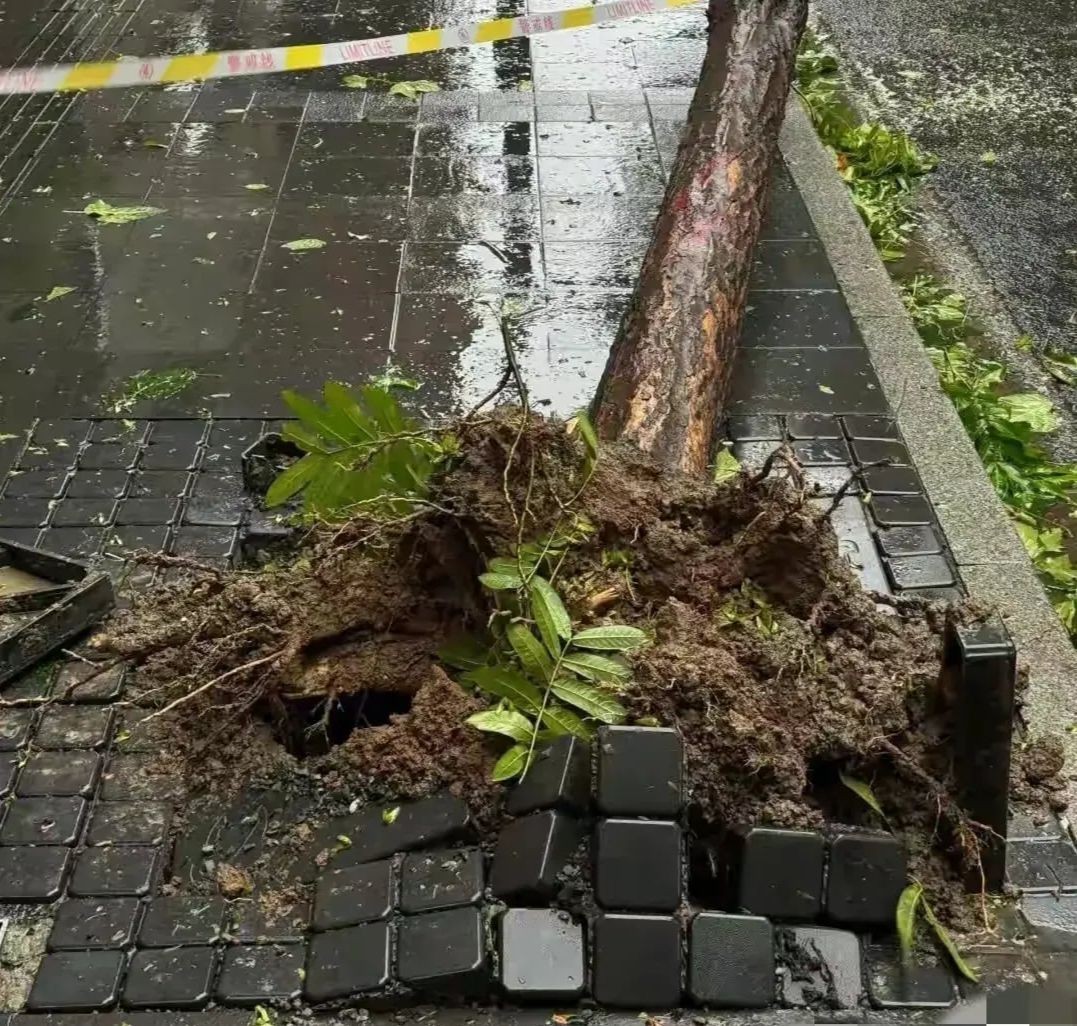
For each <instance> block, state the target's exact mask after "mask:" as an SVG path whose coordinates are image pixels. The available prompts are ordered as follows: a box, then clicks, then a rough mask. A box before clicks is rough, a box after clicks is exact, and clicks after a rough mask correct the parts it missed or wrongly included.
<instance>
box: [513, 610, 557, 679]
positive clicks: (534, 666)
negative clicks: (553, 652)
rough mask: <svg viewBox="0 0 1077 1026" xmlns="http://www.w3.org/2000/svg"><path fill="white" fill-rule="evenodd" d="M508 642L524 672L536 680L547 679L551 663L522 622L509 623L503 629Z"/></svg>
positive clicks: (551, 666) (540, 645)
mask: <svg viewBox="0 0 1077 1026" xmlns="http://www.w3.org/2000/svg"><path fill="white" fill-rule="evenodd" d="M505 634H506V635H507V636H508V639H509V644H510V645H512V650H513V651H514V652H515V653H516V658H517V659H519V660H520V665H521V666H522V667H523V668H524V672H525V673H528V674H530V675H531V676H532V677H534V678H536V679H537V680H541V681H546V680H549V678H550V674H551V673H552V672H553V663H552V662H551V661H550V656H549V653H548V652H547V651H546V649H545V648H544V647H543V644H542V642H541V641H539V639H538V638H536V637H535V635H534V634H532V633H531V631H530V629H529V628H527V627H525V626H524V625H523V624H522V623H510V624H509V625H508V627H507V628H506V630H505Z"/></svg>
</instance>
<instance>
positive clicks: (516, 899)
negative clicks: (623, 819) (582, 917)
mask: <svg viewBox="0 0 1077 1026" xmlns="http://www.w3.org/2000/svg"><path fill="white" fill-rule="evenodd" d="M581 837H582V830H581V828H580V825H579V824H578V823H577V822H576V821H575V820H574V819H572V818H571V817H570V816H567V815H566V814H565V813H563V812H556V811H553V810H546V811H543V812H533V813H531V815H529V816H525V817H524V818H523V819H517V820H514V821H513V822H511V823H508V824H507V825H506V826H505V827H503V828H502V830H501V834H500V836H499V837H498V840H497V847H496V848H495V849H494V858H493V863H492V865H491V868H490V890H491V891H492V892H493V894H494V896H495V897H497V898H500V899H501V900H502V901H504V902H506V903H508V904H515V905H525V904H530V903H539V904H542V903H545V902H546V901H548V900H549V899H550V898H551V897H553V894H554V891H555V890H556V888H557V877H558V874H559V873H560V872H561V870H562V869H564V867H565V865H566V864H567V862H568V860H569V859H570V858H571V857H572V854H573V852H574V851H575V850H576V848H577V846H578V845H579V843H580V840H581Z"/></svg>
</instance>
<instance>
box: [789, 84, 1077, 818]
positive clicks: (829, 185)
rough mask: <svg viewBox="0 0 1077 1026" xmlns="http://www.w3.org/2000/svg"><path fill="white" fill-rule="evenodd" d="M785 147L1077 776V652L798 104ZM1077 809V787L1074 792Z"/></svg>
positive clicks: (968, 560) (917, 445)
mask: <svg viewBox="0 0 1077 1026" xmlns="http://www.w3.org/2000/svg"><path fill="white" fill-rule="evenodd" d="M780 146H781V150H782V154H783V156H784V157H785V161H786V163H787V164H788V166H789V169H790V171H791V172H792V175H793V178H794V179H795V181H796V184H797V187H798V188H799V189H800V193H801V195H802V197H803V199H804V202H805V204H806V205H807V207H808V211H809V213H810V214H811V217H812V220H813V221H814V223H815V227H816V229H817V231H818V233H819V239H820V241H821V242H822V244H823V246H824V247H825V248H826V251H827V255H828V257H829V258H830V262H831V265H832V266H833V268H834V272H835V274H836V275H837V278H838V281H839V283H840V284H841V288H842V291H843V292H844V293H845V298H846V301H847V302H848V304H849V309H850V310H851V311H852V314H853V317H854V318H855V319H856V321H857V324H858V326H859V328H860V331H861V333H862V335H863V338H864V343H865V345H866V346H867V348H868V352H869V354H870V356H871V361H872V363H873V364H874V365H875V370H876V371H877V373H878V375H879V379H880V381H881V383H882V387H883V392H884V393H885V395H886V398H887V400H888V401H889V403H890V406H891V408H892V409H893V411H894V416H895V417H896V418H897V422H898V425H899V427H900V429H901V432H902V434H903V435H904V436H905V442H906V444H907V445H908V448H909V451H910V452H911V453H912V456H913V460H914V462H915V464H916V467H917V469H918V470H919V472H920V477H921V478H922V480H923V483H924V487H925V489H926V490H927V493H928V495H929V497H930V499H931V502H932V504H933V505H934V507H935V511H936V513H937V515H938V519H939V523H940V525H941V526H942V528H943V531H944V532H945V534H946V537H947V539H948V541H949V543H950V546H951V548H952V550H953V553H954V558H955V560H956V561H957V565H958V568H959V570H960V573H961V576H962V577H963V578H964V581H965V584H966V586H967V587H968V590H969V594H970V595H971V596H972V597H973V598H975V599H977V600H979V601H981V602H984V603H986V604H988V605H990V606H992V607H994V608H997V609H998V611H999V612H1000V613H1001V614H1002V616H1003V618H1004V620H1005V621H1006V624H1007V626H1008V628H1009V630H1010V632H1011V634H1012V635H1013V639H1014V641H1015V642H1016V644H1017V652H1018V658H1019V660H1020V662H1021V664H1022V665H1023V666H1025V667H1027V668H1028V670H1029V675H1030V681H1029V688H1028V691H1027V692H1026V694H1025V696H1024V704H1023V708H1022V718H1023V720H1024V722H1025V723H1026V725H1027V726H1028V728H1029V730H1030V731H1031V732H1032V733H1034V734H1038V733H1047V732H1051V733H1056V734H1060V735H1061V739H1062V742H1063V745H1064V746H1065V749H1066V758H1067V763H1068V765H1069V768H1070V773H1071V774H1073V773H1074V771H1075V770H1077V735H1075V734H1070V733H1066V732H1065V730H1064V728H1065V727H1067V726H1069V725H1070V724H1077V651H1075V650H1074V647H1073V645H1072V644H1071V643H1070V640H1069V637H1068V636H1067V634H1066V632H1065V630H1064V629H1063V627H1062V624H1061V622H1060V621H1059V619H1058V617H1057V616H1056V615H1055V612H1054V609H1053V608H1052V607H1051V603H1050V602H1049V601H1048V599H1047V595H1046V593H1045V592H1044V590H1043V586H1042V585H1041V584H1040V582H1039V578H1038V577H1037V575H1036V571H1035V569H1034V568H1033V566H1032V563H1031V561H1030V560H1029V558H1028V556H1027V554H1026V553H1025V549H1024V546H1023V545H1022V543H1021V540H1020V538H1019V537H1018V536H1017V533H1016V531H1014V529H1013V526H1012V525H1011V523H1010V519H1009V516H1008V515H1007V513H1006V509H1005V507H1004V506H1003V505H1002V503H1001V501H1000V500H999V498H998V496H997V495H996V494H995V490H994V488H993V486H992V485H991V482H990V481H989V479H988V477H987V474H986V473H985V471H984V469H983V464H982V463H981V462H980V458H979V456H978V455H977V453H976V450H975V448H974V447H973V445H972V441H971V440H970V439H969V437H968V435H967V434H966V432H965V429H964V427H963V425H962V424H961V420H960V418H959V417H958V415H957V411H956V410H955V409H954V407H953V405H952V404H951V402H950V400H949V399H948V398H947V396H946V395H945V394H944V393H943V391H942V390H941V388H940V387H939V384H938V377H937V375H936V373H935V369H934V367H933V366H932V364H931V360H930V358H929V357H928V355H927V352H926V351H925V349H924V346H923V343H922V342H921V340H920V336H919V335H918V334H917V331H916V329H915V327H914V326H913V323H912V320H911V319H910V318H909V315H908V314H907V312H906V311H905V307H904V305H903V304H902V302H901V298H900V296H899V295H898V292H897V289H896V288H895V286H894V283H893V281H892V279H891V278H890V274H889V272H888V271H887V270H886V268H885V267H884V265H883V263H882V260H881V259H880V258H879V255H878V253H877V252H876V249H875V245H874V243H873V242H872V241H871V237H870V236H869V235H868V231H867V229H866V228H865V226H864V224H863V222H862V221H861V219H860V215H859V214H858V213H857V211H856V208H855V207H854V206H853V204H852V202H851V201H850V199H849V195H848V190H847V189H846V187H845V185H844V183H843V182H842V180H841V179H840V178H839V177H838V175H837V174H836V173H835V169H834V162H833V159H832V157H831V155H830V154H829V152H828V151H827V150H826V148H825V147H824V146H823V144H822V142H821V141H820V140H819V137H818V136H817V135H816V133H815V129H814V127H813V126H812V124H811V121H810V119H809V118H808V115H807V113H806V112H805V110H804V109H803V107H802V106H801V104H800V102H799V101H794V102H791V103H790V104H789V107H788V110H787V111H786V117H785V124H784V126H783V128H782V134H781V139H780ZM1065 794H1066V796H1067V797H1068V798H1069V800H1070V803H1071V805H1073V806H1074V807H1075V808H1077V781H1075V779H1074V778H1073V777H1072V776H1071V779H1070V782H1069V785H1068V786H1067V788H1066V791H1065Z"/></svg>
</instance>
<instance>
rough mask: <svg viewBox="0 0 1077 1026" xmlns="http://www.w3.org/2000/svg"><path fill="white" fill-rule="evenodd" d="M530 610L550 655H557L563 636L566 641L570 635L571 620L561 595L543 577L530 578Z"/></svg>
mask: <svg viewBox="0 0 1077 1026" xmlns="http://www.w3.org/2000/svg"><path fill="white" fill-rule="evenodd" d="M530 594H531V611H532V613H534V616H535V623H536V624H537V625H538V629H539V634H541V635H542V640H543V642H544V643H545V645H546V647H547V648H548V649H549V650H550V653H551V655H557V654H558V653H559V652H560V651H561V642H560V641H559V640H558V639H561V638H563V639H564V640H565V641H568V639H569V638H571V637H572V620H571V618H570V617H569V615H568V610H567V609H565V606H564V603H563V602H562V601H561V597H560V596H559V595H558V594H557V592H556V591H554V589H553V585H551V584H550V582H549V581H547V580H546V579H545V578H544V577H538V576H535V577H532V578H531V588H530Z"/></svg>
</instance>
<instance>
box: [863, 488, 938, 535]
mask: <svg viewBox="0 0 1077 1026" xmlns="http://www.w3.org/2000/svg"><path fill="white" fill-rule="evenodd" d="M870 506H871V515H872V516H873V517H874V518H875V523H877V524H878V525H879V526H880V527H907V526H911V525H916V524H931V523H933V522H934V520H935V516H934V514H933V513H932V512H931V506H930V505H929V503H928V501H927V499H925V498H924V497H923V496H922V495H877V494H875V493H872V496H871V502H870Z"/></svg>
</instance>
